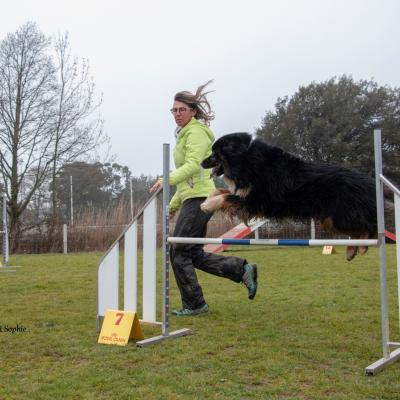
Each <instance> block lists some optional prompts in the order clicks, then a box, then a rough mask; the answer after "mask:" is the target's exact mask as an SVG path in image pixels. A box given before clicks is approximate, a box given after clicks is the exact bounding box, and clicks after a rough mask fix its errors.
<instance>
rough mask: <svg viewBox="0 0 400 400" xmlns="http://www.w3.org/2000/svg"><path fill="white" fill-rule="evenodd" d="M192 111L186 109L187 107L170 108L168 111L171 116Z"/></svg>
mask: <svg viewBox="0 0 400 400" xmlns="http://www.w3.org/2000/svg"><path fill="white" fill-rule="evenodd" d="M189 110H192V108H187V107H179V108H171V109H170V110H169V111H171V112H172V114H178V113H179V114H183V113H184V112H186V111H189Z"/></svg>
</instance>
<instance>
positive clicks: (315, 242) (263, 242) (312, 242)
mask: <svg viewBox="0 0 400 400" xmlns="http://www.w3.org/2000/svg"><path fill="white" fill-rule="evenodd" d="M168 242H169V243H180V244H233V245H244V246H247V245H260V246H378V240H376V239H349V240H346V239H329V240H324V239H225V238H188V237H169V238H168Z"/></svg>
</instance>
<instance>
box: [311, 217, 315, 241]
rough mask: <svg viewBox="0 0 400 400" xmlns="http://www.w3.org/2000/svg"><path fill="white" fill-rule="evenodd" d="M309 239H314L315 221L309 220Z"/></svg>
mask: <svg viewBox="0 0 400 400" xmlns="http://www.w3.org/2000/svg"><path fill="white" fill-rule="evenodd" d="M311 239H312V240H314V239H315V221H314V219H313V218H311Z"/></svg>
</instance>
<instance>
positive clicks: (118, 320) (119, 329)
mask: <svg viewBox="0 0 400 400" xmlns="http://www.w3.org/2000/svg"><path fill="white" fill-rule="evenodd" d="M129 339H136V340H142V339H144V336H143V333H142V330H141V328H140V324H139V319H138V317H137V314H136V313H135V312H130V311H119V310H107V312H106V315H105V317H104V321H103V326H102V327H101V331H100V336H99V340H98V343H103V344H116V345H118V346H126V345H127V344H128V341H129Z"/></svg>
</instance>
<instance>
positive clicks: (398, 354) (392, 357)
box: [365, 348, 400, 375]
mask: <svg viewBox="0 0 400 400" xmlns="http://www.w3.org/2000/svg"><path fill="white" fill-rule="evenodd" d="M397 360H400V348H399V349H396V350H394V351H392V352H391V353H390V354H389V357H388V358H381V359H380V360H378V361H375V362H374V363H373V364H371V365H369V366H368V367H367V368H365V373H366V374H367V375H376V374H377V373H378V372H380V371H381V370H383V369H384V368H385V367H387V366H388V365H390V364H392V363H394V362H395V361H397Z"/></svg>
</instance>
